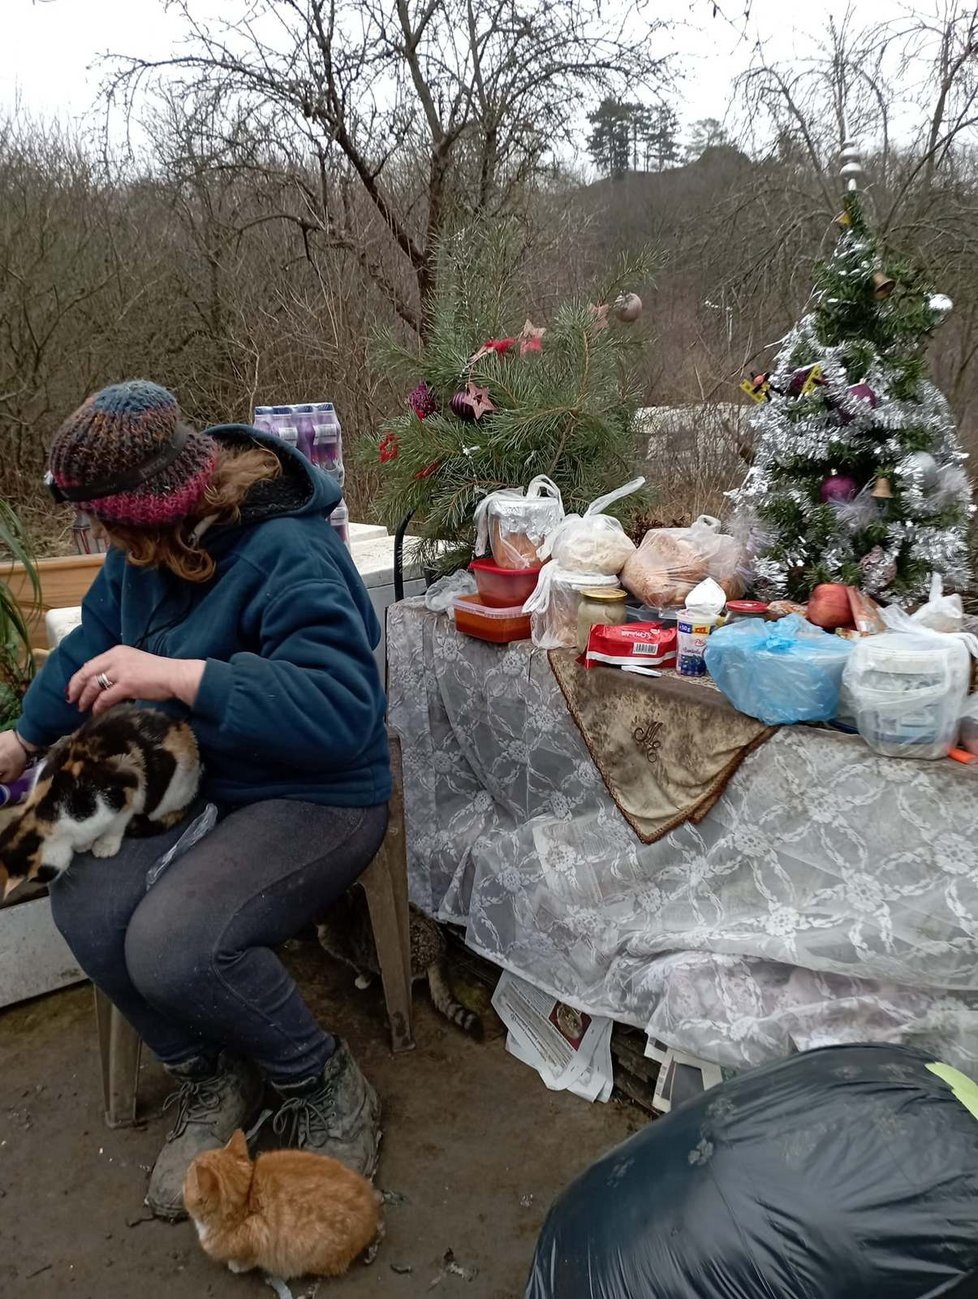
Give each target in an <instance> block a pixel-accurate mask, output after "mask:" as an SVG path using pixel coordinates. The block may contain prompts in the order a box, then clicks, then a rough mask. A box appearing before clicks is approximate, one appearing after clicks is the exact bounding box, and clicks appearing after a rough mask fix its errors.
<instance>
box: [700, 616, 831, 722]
mask: <svg viewBox="0 0 978 1299" xmlns="http://www.w3.org/2000/svg"><path fill="white" fill-rule="evenodd" d="M851 652H852V642H851V641H848V640H844V639H842V638H841V637H839V636H831V635H829V633H828V632H826V631H822V629H821V628H820V627H815V626H813V625H812V624H811V623H810V622H807V621H806V620H805V619H804V618H802V617H801V616H800V615H799V614H796V613H793V614H791V615H790V617H788V618H781V619H779V621H778V622H761V621H759V620H757V619H755V618H750V619H748V620H747V621H745V622H735V623H731V624H730V626H728V627H721V628H720V629H719V630H718V631H715V632H714V633H713V635H712V636H711V637H710V638H709V640H708V641H707V642H706V668H707V671H708V672H709V674H710V676H711V677H712V678H713V680H714V681H715V682H716V683H717V685H718V686H719V687H720V689H721V690H722V691H723V693H724V694H725V695H726V696H727V698H728V699H729V700H730V702H731V703H732V704H733V706H734V708H736V709H738V710H739V711H740V712H742V713H746V714H747V716H748V717H756V718H758V720H759V721H762V722H764V723H766V725H768V726H782V725H787V724H790V723H791V722H827V721H830V720H831V719H832V718H833V717H834V716H835V715H836V713H837V712H838V710H839V690H840V688H841V686H842V672H843V669H844V668H845V665H846V660H847V659H848V657H849V655H850V653H851Z"/></svg>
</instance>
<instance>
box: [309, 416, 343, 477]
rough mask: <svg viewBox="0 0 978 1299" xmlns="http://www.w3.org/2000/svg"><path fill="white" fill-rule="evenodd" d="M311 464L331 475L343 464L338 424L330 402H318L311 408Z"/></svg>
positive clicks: (341, 442)
mask: <svg viewBox="0 0 978 1299" xmlns="http://www.w3.org/2000/svg"><path fill="white" fill-rule="evenodd" d="M312 462H313V464H315V465H319V466H320V467H321V468H323V469H327V470H328V471H329V472H330V473H333V474H335V473H336V471H337V469H338V467H339V466H341V465H342V464H343V441H342V433H341V432H340V422H339V420H338V419H337V418H336V411H335V409H334V407H333V403H332V402H331V401H320V402H317V403H316V405H315V406H314V407H313V443H312Z"/></svg>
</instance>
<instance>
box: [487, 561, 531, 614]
mask: <svg viewBox="0 0 978 1299" xmlns="http://www.w3.org/2000/svg"><path fill="white" fill-rule="evenodd" d="M542 567H543V565H542V564H538V565H537V567H536V568H500V567H499V565H498V564H494V563H493V562H492V560H491V559H473V561H472V563H471V564H470V565H469V568H470V569H471V571H472V572H473V573H474V574H475V584H476V586H477V587H478V588H479V599H480V600H481V601H482V603H483V604H487V605H488V606H489V607H490V609H512V608H513V607H514V606H517V605H518V606H520V607H522V606H523V605H524V604H525V603H526V601H527V600H528V599H529V598H530V596H531V595H532V594H533V591H534V589H535V587H536V584H537V578H538V577H539V576H540V569H541V568H542Z"/></svg>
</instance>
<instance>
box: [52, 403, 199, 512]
mask: <svg viewBox="0 0 978 1299" xmlns="http://www.w3.org/2000/svg"><path fill="white" fill-rule="evenodd" d="M216 461H217V444H216V443H215V441H214V439H213V438H211V437H208V436H207V434H206V433H197V432H195V431H194V430H193V429H191V428H189V427H188V426H187V425H186V424H184V423H183V421H182V419H181V416H180V407H179V406H178V405H177V399H176V397H174V395H173V393H172V392H168V391H167V389H166V388H161V387H160V385H159V384H158V383H150V382H149V380H148V379H130V380H129V381H128V382H127V383H114V384H112V385H111V386H110V387H108V388H103V389H102V390H101V392H97V393H95V395H94V396H93V397H89V398H88V400H87V401H86V402H84V403H83V404H82V405H81V406H79V407H78V409H77V410H76V411H75V413H74V414H73V415H71V416H69V418H68V419H66V420H65V422H64V423H63V424H62V425H61V428H60V429H59V430H58V432H57V434H56V435H55V438H54V442H53V443H52V445H51V455H50V467H51V478H52V479H53V481H54V483H55V485H56V486H57V487H58V488H60V489H61V491H62V492H64V493H66V494H67V493H70V498H69V499H71V501H72V502H74V503H75V504H77V505H78V507H79V508H80V509H82V510H85V511H87V512H89V513H91V514H94V515H96V516H97V517H98V518H100V519H105V520H106V521H107V522H115V523H129V524H135V525H137V526H138V525H140V524H143V525H166V524H168V523H176V522H177V521H178V520H180V519H183V518H186V516H187V515H188V514H190V513H191V512H192V510H193V508H194V506H195V505H196V504H197V502H198V501H199V500H200V498H201V496H202V495H203V493H204V490H205V488H206V487H207V484H208V483H209V482H210V479H211V475H212V474H213V472H214V466H215V464H216ZM83 493H84V494H83ZM87 493H90V495H89V494H87Z"/></svg>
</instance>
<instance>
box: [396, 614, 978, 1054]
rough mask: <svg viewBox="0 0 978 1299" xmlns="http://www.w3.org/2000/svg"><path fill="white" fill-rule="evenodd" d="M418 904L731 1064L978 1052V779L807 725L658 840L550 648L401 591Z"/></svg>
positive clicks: (550, 982) (503, 959) (400, 695)
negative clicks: (882, 1048)
mask: <svg viewBox="0 0 978 1299" xmlns="http://www.w3.org/2000/svg"><path fill="white" fill-rule="evenodd" d="M387 644H388V656H389V692H390V717H391V722H392V725H393V726H394V729H395V730H396V731H397V732H398V733H399V734H400V736H401V737H402V742H403V748H404V792H405V802H406V809H407V829H408V847H409V869H410V879H411V894H412V898H413V900H414V901H415V902H416V903H417V904H418V905H419V906H421V907H422V908H423V909H424V910H425V911H427V912H429V913H430V914H432V915H437V916H439V917H441V918H442V919H445V920H449V921H453V922H455V923H457V924H461V925H463V926H464V927H465V933H466V941H467V943H468V944H469V946H470V947H472V948H473V949H474V950H476V951H478V952H481V953H482V954H483V955H485V956H486V957H488V958H489V959H490V960H491V961H493V962H495V963H496V964H497V965H499V966H501V967H503V968H505V969H509V970H512V971H513V972H515V973H517V974H519V975H521V976H523V977H524V978H526V979H528V980H530V981H531V982H533V983H534V984H536V985H537V986H538V987H540V988H543V989H545V990H546V991H548V992H551V993H554V994H556V995H558V996H560V997H561V998H563V999H565V1000H567V1001H568V1002H570V1003H572V1004H573V1005H576V1006H578V1007H580V1008H581V1009H583V1010H586V1011H588V1012H590V1013H592V1014H601V1015H611V1016H613V1017H614V1018H615V1019H618V1020H621V1021H623V1022H627V1023H630V1024H634V1025H636V1026H638V1027H641V1028H642V1029H644V1030H646V1031H647V1032H648V1033H649V1035H650V1036H651V1037H654V1038H658V1039H660V1040H662V1041H665V1042H667V1043H669V1044H671V1045H673V1046H677V1047H680V1048H683V1049H686V1050H688V1051H691V1052H693V1053H694V1054H696V1055H699V1056H702V1057H705V1058H707V1059H712V1060H715V1061H718V1062H720V1063H723V1064H730V1065H733V1066H745V1065H752V1064H758V1063H760V1062H762V1061H765V1060H768V1059H771V1058H773V1057H776V1056H780V1055H784V1054H786V1053H788V1052H789V1051H791V1050H794V1049H806V1048H809V1047H813V1046H819V1045H823V1044H826V1043H831V1042H847V1041H865V1040H887V1041H905V1042H912V1043H914V1044H916V1045H918V1046H921V1047H922V1048H924V1049H927V1050H930V1051H933V1052H934V1053H935V1054H936V1055H939V1056H940V1057H941V1058H943V1059H946V1060H948V1061H950V1062H952V1063H955V1064H957V1065H958V1066H960V1067H963V1068H966V1069H968V1068H970V1069H972V1070H973V1069H974V1067H975V1066H976V1065H978V851H976V849H975V846H974V838H975V821H976V810H978V775H976V772H975V769H974V768H967V767H961V766H959V765H958V764H956V763H953V762H948V761H940V762H919V761H903V760H898V759H887V758H882V757H878V756H877V755H876V754H874V753H873V752H872V751H871V750H870V749H868V748H867V747H866V745H865V744H864V743H863V742H862V740H860V739H859V738H858V737H857V736H848V735H842V734H839V733H835V732H832V731H828V730H821V729H816V728H810V727H785V728H783V729H781V730H779V731H778V732H777V733H776V734H775V735H774V736H773V737H771V738H770V739H769V740H767V742H766V743H764V744H763V745H761V746H760V747H759V748H757V749H756V750H755V751H753V752H752V753H750V754H749V755H748V756H747V757H746V758H745V759H744V761H743V763H742V764H741V766H740V767H739V769H738V770H737V771H736V773H735V774H734V775H733V777H732V778H731V779H730V782H729V784H728V785H727V787H726V789H725V791H724V793H723V794H722V796H721V797H720V799H719V801H718V802H717V803H716V804H715V806H713V808H712V810H711V811H710V812H709V813H708V814H707V815H706V816H705V817H704V819H703V820H702V821H700V823H699V824H698V825H692V824H690V823H688V822H687V823H686V824H684V825H681V826H679V827H678V828H677V829H675V830H673V831H671V833H669V834H668V835H666V836H665V837H664V838H661V839H659V840H658V841H657V842H655V843H652V844H648V845H646V844H643V843H642V842H641V841H640V839H639V838H638V837H637V835H636V834H635V832H634V831H633V830H632V829H631V827H630V826H629V825H628V824H627V823H626V821H625V819H624V818H623V817H622V815H621V813H620V812H619V811H618V809H617V807H616V806H615V804H614V803H613V801H612V799H611V798H610V796H609V794H608V793H607V790H606V788H605V785H604V783H603V781H602V779H601V776H600V775H599V773H598V771H597V769H596V768H595V766H594V764H593V762H592V761H591V758H590V757H589V754H588V751H587V749H586V747H585V744H584V741H583V740H582V738H581V734H580V732H579V731H578V729H577V726H576V725H575V723H574V721H573V720H572V718H571V716H570V714H569V713H568V710H567V706H566V704H565V702H564V699H563V697H562V695H561V692H560V688H559V687H558V685H557V681H556V679H555V677H554V674H553V672H552V670H551V667H550V663H549V661H548V658H547V655H546V653H544V652H542V651H539V650H535V649H533V648H532V647H531V646H530V645H529V643H527V642H522V643H517V644H513V645H510V646H508V647H497V646H492V645H487V644H483V643H482V642H480V641H475V640H471V639H468V638H466V637H464V636H462V635H460V634H458V633H457V632H456V630H455V627H454V624H453V623H452V621H451V620H450V618H448V617H447V616H445V615H443V614H435V613H432V612H429V611H428V610H426V609H425V607H424V602H423V600H421V599H416V600H408V601H405V602H404V603H402V604H400V605H397V606H394V607H392V608H391V609H390V611H389V620H388V637H387Z"/></svg>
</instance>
